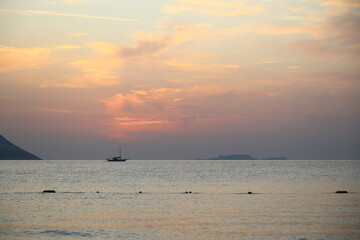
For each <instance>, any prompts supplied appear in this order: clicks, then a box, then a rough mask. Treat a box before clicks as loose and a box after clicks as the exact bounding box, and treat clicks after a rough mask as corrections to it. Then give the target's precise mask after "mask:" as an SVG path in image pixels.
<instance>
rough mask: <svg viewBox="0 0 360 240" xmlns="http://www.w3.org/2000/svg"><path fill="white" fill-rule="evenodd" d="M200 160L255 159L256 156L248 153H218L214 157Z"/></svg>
mask: <svg viewBox="0 0 360 240" xmlns="http://www.w3.org/2000/svg"><path fill="white" fill-rule="evenodd" d="M201 160H256V158H254V157H252V156H250V155H249V154H231V155H220V156H218V157H215V158H206V159H201Z"/></svg>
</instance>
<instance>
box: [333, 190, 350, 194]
mask: <svg viewBox="0 0 360 240" xmlns="http://www.w3.org/2000/svg"><path fill="white" fill-rule="evenodd" d="M335 193H348V191H346V190H339V191H336V192H335Z"/></svg>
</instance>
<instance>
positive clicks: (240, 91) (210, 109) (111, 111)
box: [100, 85, 275, 137]
mask: <svg viewBox="0 0 360 240" xmlns="http://www.w3.org/2000/svg"><path fill="white" fill-rule="evenodd" d="M249 91H250V92H251V91H252V90H251V89H246V88H240V87H236V88H234V87H231V86H228V87H227V86H221V85H204V86H192V87H185V88H157V89H150V90H134V91H131V92H130V93H128V94H123V93H121V94H117V95H115V96H113V97H110V98H108V99H101V100H100V101H101V102H102V103H103V104H104V106H105V112H106V113H107V114H108V115H110V116H111V117H112V118H111V120H109V121H108V122H107V125H108V127H109V128H110V129H109V133H110V132H112V133H114V136H121V137H125V136H127V137H129V136H132V135H133V134H134V132H135V133H136V132H139V131H159V132H163V131H173V132H178V131H187V130H188V131H194V132H196V131H201V129H204V128H206V126H209V125H212V124H225V123H226V122H232V123H240V122H246V121H247V120H249V118H248V117H247V116H246V114H244V115H242V113H244V112H246V110H245V107H244V105H243V103H242V101H241V99H242V98H243V97H244V96H248V93H249ZM262 94H263V97H268V96H270V95H268V93H266V92H263V93H262ZM273 96H275V95H274V94H273V95H271V97H273ZM224 104H225V105H224ZM243 107H244V108H243Z"/></svg>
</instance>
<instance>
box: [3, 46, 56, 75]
mask: <svg viewBox="0 0 360 240" xmlns="http://www.w3.org/2000/svg"><path fill="white" fill-rule="evenodd" d="M49 55H50V50H49V49H46V48H40V47H32V48H19V47H7V46H0V72H14V71H20V70H25V69H32V68H39V67H43V66H44V65H46V64H47V61H48V59H49Z"/></svg>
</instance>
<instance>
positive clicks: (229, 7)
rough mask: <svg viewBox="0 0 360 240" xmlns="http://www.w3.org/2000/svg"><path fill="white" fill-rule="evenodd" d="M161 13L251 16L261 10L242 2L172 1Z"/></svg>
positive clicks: (214, 0)
mask: <svg viewBox="0 0 360 240" xmlns="http://www.w3.org/2000/svg"><path fill="white" fill-rule="evenodd" d="M163 11H164V12H165V13H167V14H179V13H183V12H193V13H195V14H202V15H210V16H236V15H253V14H256V13H258V12H260V11H262V8H261V7H258V6H249V4H246V2H244V1H224V0H213V1H205V0H173V3H172V4H170V5H167V6H166V7H165V8H164V10H163Z"/></svg>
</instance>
